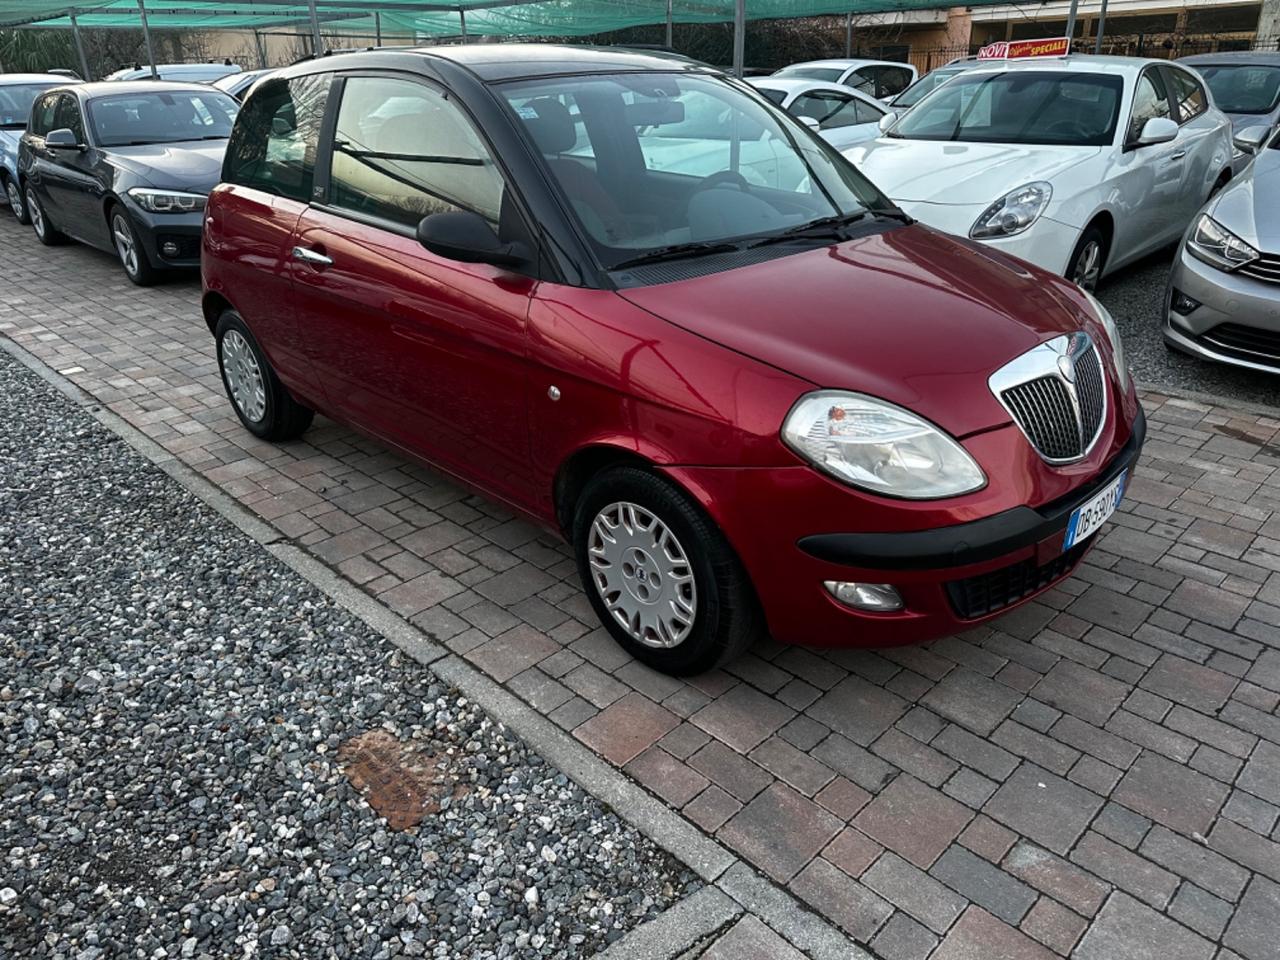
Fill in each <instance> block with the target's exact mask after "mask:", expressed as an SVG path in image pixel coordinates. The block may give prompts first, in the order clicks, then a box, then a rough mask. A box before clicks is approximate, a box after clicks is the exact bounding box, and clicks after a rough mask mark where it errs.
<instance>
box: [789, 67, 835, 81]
mask: <svg viewBox="0 0 1280 960" xmlns="http://www.w3.org/2000/svg"><path fill="white" fill-rule="evenodd" d="M844 69H845V68H844V67H783V68H782V69H781V70H779V71H778V76H780V77H804V78H805V79H806V80H825V81H827V83H839V82H840V78H841V77H842V76H844Z"/></svg>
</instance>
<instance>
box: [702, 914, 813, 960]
mask: <svg viewBox="0 0 1280 960" xmlns="http://www.w3.org/2000/svg"><path fill="white" fill-rule="evenodd" d="M700 960H805V956H804V954H803V953H801V952H800V951H799V950H797V949H796V948H795V947H793V946H791V944H789V943H787V941H785V940H783V939H782V938H781V937H780V936H778V935H777V934H776V933H774V932H773V931H772V930H770V929H769V928H768V927H767V926H765V924H764V923H763V922H761V921H760V920H758V919H756V918H755V917H754V916H752V915H751V914H747V915H746V916H744V917H743V918H742V919H741V920H739V921H738V922H737V923H735V924H734V925H733V926H732V927H730V928H729V931H728V932H727V933H725V934H723V935H722V936H720V937H719V938H717V939H716V941H715V942H714V943H713V944H711V946H709V947H708V948H707V949H706V950H705V951H704V952H703V953H702V954H701V957H700Z"/></svg>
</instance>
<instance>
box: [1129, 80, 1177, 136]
mask: <svg viewBox="0 0 1280 960" xmlns="http://www.w3.org/2000/svg"><path fill="white" fill-rule="evenodd" d="M1171 112H1172V111H1171V110H1170V109H1169V99H1168V97H1167V96H1165V91H1164V82H1163V81H1162V80H1161V79H1160V74H1158V73H1156V71H1155V70H1152V69H1148V70H1144V71H1143V72H1142V76H1140V77H1139V78H1138V86H1137V89H1135V90H1134V91H1133V113H1132V114H1130V116H1129V133H1128V136H1127V137H1126V139H1127V140H1128V141H1130V142H1132V141H1134V140H1137V139H1138V137H1139V136H1140V135H1141V134H1142V128H1143V127H1145V126H1146V125H1147V121H1148V120H1151V119H1152V118H1154V117H1168V116H1170V114H1171Z"/></svg>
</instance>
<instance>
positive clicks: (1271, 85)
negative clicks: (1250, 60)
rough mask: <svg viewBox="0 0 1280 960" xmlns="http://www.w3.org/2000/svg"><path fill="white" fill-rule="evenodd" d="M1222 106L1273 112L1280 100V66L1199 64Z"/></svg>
mask: <svg viewBox="0 0 1280 960" xmlns="http://www.w3.org/2000/svg"><path fill="white" fill-rule="evenodd" d="M1196 69H1197V70H1199V71H1200V75H1201V76H1202V77H1204V79H1205V81H1206V82H1207V83H1208V84H1209V89H1210V90H1212V91H1213V99H1214V101H1215V102H1216V104H1217V107H1218V109H1219V110H1225V111H1226V112H1227V113H1270V112H1271V111H1272V110H1274V109H1275V108H1276V106H1277V104H1280V67H1268V66H1262V65H1255V64H1239V65H1236V64H1230V65H1221V64H1196Z"/></svg>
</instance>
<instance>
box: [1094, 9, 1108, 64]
mask: <svg viewBox="0 0 1280 960" xmlns="http://www.w3.org/2000/svg"><path fill="white" fill-rule="evenodd" d="M1106 29H1107V0H1102V10H1101V11H1100V12H1099V13H1098V36H1097V38H1096V39H1095V40H1094V41H1093V52H1094V53H1101V52H1102V34H1103V32H1104V31H1106Z"/></svg>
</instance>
